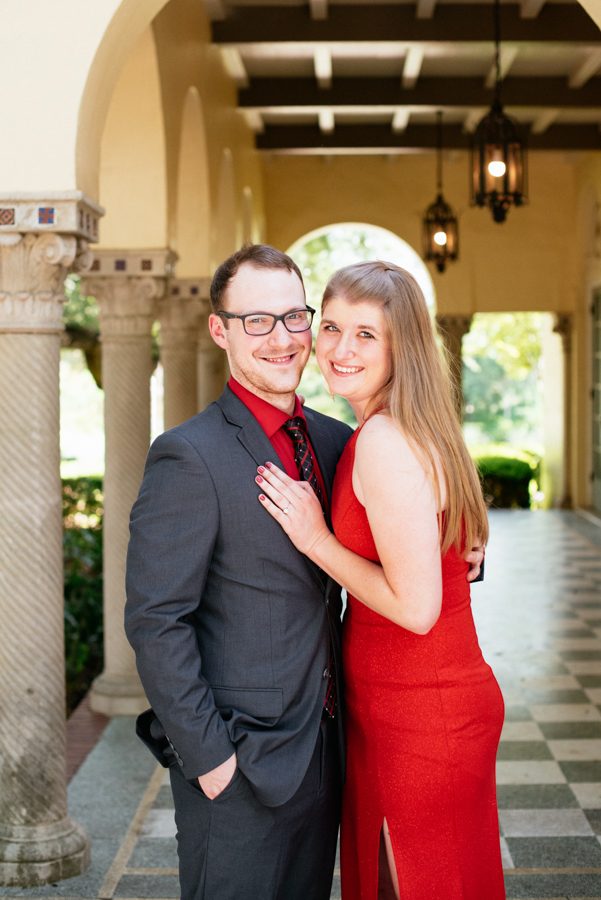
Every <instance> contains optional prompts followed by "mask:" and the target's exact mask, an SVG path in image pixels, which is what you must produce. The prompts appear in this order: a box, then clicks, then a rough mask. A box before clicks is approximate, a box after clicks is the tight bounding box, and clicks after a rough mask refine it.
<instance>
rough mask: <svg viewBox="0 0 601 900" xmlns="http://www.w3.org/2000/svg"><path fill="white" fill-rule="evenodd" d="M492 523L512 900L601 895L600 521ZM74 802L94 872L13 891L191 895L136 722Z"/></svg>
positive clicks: (483, 604) (505, 844) (515, 516)
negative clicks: (180, 874)
mask: <svg viewBox="0 0 601 900" xmlns="http://www.w3.org/2000/svg"><path fill="white" fill-rule="evenodd" d="M491 526H492V534H491V543H490V548H489V551H488V554H487V570H486V581H485V582H484V583H483V584H481V585H475V586H474V589H473V597H474V613H475V617H476V621H477V626H478V632H479V635H480V639H481V644H482V647H483V651H484V655H485V657H486V658H487V660H488V661H489V662H490V664H491V665H492V667H493V669H494V670H495V673H496V675H497V678H498V679H499V682H500V684H501V687H502V689H503V693H504V695H505V701H506V706H507V716H506V723H505V727H504V730H503V736H502V739H501V744H500V747H499V754H498V769H497V775H498V796H499V818H500V824H501V835H502V837H501V844H502V849H503V856H504V865H505V874H506V886H507V896H508V897H509V898H522V900H526V898H540V900H542V898H549V900H550V898H553V900H559V898H571V900H577V898H585V897H586V898H596V900H601V711H600V710H601V528H600V527H598V526H597V525H596V524H594V523H593V522H592V521H590V520H587V519H586V518H584V517H583V516H581V515H579V514H577V513H567V512H566V513H559V512H501V511H497V512H494V513H493V514H492V515H491ZM69 802H70V809H71V814H72V815H73V817H74V818H75V819H77V821H79V822H80V823H81V824H82V825H84V826H85V828H86V829H87V831H88V834H89V835H90V836H91V839H92V865H91V867H90V869H89V871H88V872H87V873H86V875H85V876H83V877H81V878H76V879H72V880H70V881H66V882H61V883H59V884H56V885H49V886H47V887H45V888H42V889H40V888H38V889H35V890H33V889H31V890H21V889H16V888H13V889H4V890H3V894H2V897H28V898H38V897H39V898H48V900H49V898H55V897H56V898H58V897H60V898H73V900H75V898H77V900H79V898H86V900H92V898H100V900H112V898H139V900H142V898H164V900H171V898H177V897H178V881H177V856H176V849H175V838H174V832H175V828H174V822H173V808H172V807H173V804H172V798H171V790H170V788H169V785H168V781H167V780H166V778H165V775H164V772H163V770H162V769H160V768H157V767H156V765H155V762H154V760H153V758H152V757H151V755H150V754H149V753H148V752H147V751H146V750H145V749H144V747H143V746H142V744H141V743H140V742H139V741H138V740H137V739H136V737H135V735H134V733H133V721H132V720H131V719H115V720H113V721H112V722H111V723H110V724H109V725H108V727H107V728H106V730H105V731H104V733H103V735H102V738H101V739H100V741H99V743H98V744H97V745H96V747H95V748H94V750H93V751H92V752H91V754H90V755H89V756H88V758H87V759H86V761H85V762H84V763H83V765H82V766H81V768H80V769H79V771H78V772H77V774H76V775H75V777H74V778H73V780H72V782H71V784H70V786H69ZM339 897H340V879H339V876H338V870H336V874H335V877H334V884H333V889H332V900H334V898H339ZM258 900H260V898H258ZM483 900H485V898H483Z"/></svg>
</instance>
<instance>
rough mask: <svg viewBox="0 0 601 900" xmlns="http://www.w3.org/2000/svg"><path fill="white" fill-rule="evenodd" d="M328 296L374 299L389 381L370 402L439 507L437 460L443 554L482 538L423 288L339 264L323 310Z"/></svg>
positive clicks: (478, 494)
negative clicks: (404, 445)
mask: <svg viewBox="0 0 601 900" xmlns="http://www.w3.org/2000/svg"><path fill="white" fill-rule="evenodd" d="M332 297H340V298H341V299H344V300H346V301H347V302H349V303H361V302H367V303H374V304H378V305H379V306H380V307H381V308H382V311H383V313H384V319H385V321H386V325H387V332H388V339H389V341H390V348H391V352H392V366H391V371H390V378H389V379H388V382H387V383H386V385H385V386H384V388H383V389H382V390H381V391H380V393H379V394H378V396H377V397H374V398H373V401H372V403H371V404H370V412H371V413H372V414H373V412H374V411H375V410H376V409H382V408H384V409H385V410H386V411H387V412H388V413H389V414H390V415H391V416H392V418H393V420H394V421H395V422H396V423H397V425H398V426H399V428H400V429H401V431H402V432H403V434H404V435H405V437H406V438H407V439H408V440H409V441H410V442H411V444H412V445H413V446H414V448H415V449H416V451H417V452H418V454H419V455H420V457H421V458H422V462H423V463H424V465H425V468H426V471H427V472H428V474H429V475H430V477H431V478H432V482H433V485H434V492H435V496H436V498H437V501H438V507H439V509H440V505H441V491H440V482H439V477H438V469H437V465H436V460H437V459H438V460H440V465H441V467H442V471H443V473H444V478H445V483H446V489H447V504H446V512H445V516H444V517H442V516H441V519H440V522H441V529H442V533H441V551H442V553H446V551H447V550H448V549H449V548H450V547H451V546H452V545H453V544H454V545H455V546H456V547H457V548H458V549H459V548H460V547H461V545H464V546H465V547H468V548H471V547H473V546H475V544H476V543H479V542H482V543H486V541H487V540H488V519H487V515H486V507H485V505H484V500H483V497H482V488H481V486H480V479H479V478H478V473H477V472H476V467H475V466H474V463H473V461H472V459H471V457H470V455H469V453H468V450H467V447H466V445H465V441H464V439H463V434H462V431H461V425H460V423H459V420H458V417H457V413H456V411H455V407H454V405H453V399H452V396H453V394H452V387H451V378H450V373H449V365H448V362H447V360H446V358H445V357H444V356H443V354H442V352H441V351H440V350H439V348H438V346H437V344H436V339H435V336H434V328H433V325H432V320H431V319H430V315H429V313H428V308H427V306H426V301H425V300H424V295H423V294H422V292H421V289H420V287H419V285H418V283H417V282H416V280H415V279H414V278H413V276H412V275H410V274H409V272H406V271H405V269H401V268H400V267H399V266H395V265H394V263H389V262H383V261H380V260H378V261H377V262H361V263H356V264H355V265H352V266H345V267H344V268H343V269H339V270H338V271H337V272H335V273H334V275H332V277H331V278H330V280H329V281H328V284H327V286H326V289H325V292H324V295H323V303H322V310H323V309H324V308H325V306H326V305H327V303H328V301H329V300H331V299H332Z"/></svg>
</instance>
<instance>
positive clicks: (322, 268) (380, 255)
mask: <svg viewBox="0 0 601 900" xmlns="http://www.w3.org/2000/svg"><path fill="white" fill-rule="evenodd" d="M287 252H288V253H289V254H290V256H291V257H292V258H293V259H294V261H295V262H296V263H297V265H298V267H299V268H300V270H301V272H302V273H303V278H304V280H305V288H306V290H307V301H308V303H309V306H312V307H313V308H314V309H317V310H318V314H317V316H316V317H315V322H314V325H313V329H314V334H315V333H316V331H317V328H318V327H319V310H320V307H321V298H322V295H323V291H324V288H325V286H326V284H327V282H328V279H329V278H330V276H331V275H332V274H333V273H334V272H335V271H336V270H337V269H340V268H342V267H343V266H349V265H351V264H352V263H356V262H362V261H363V260H369V259H386V260H389V261H390V262H393V263H396V264H397V265H399V266H402V267H403V268H404V269H407V271H408V272H411V274H412V275H413V276H414V278H415V279H416V281H417V282H418V284H419V286H420V287H421V289H422V291H423V292H424V296H425V298H426V303H427V304H428V307H429V308H430V310H431V312H432V314H433V313H434V308H435V294H434V286H433V284H432V279H431V278H430V274H429V272H428V270H427V268H426V266H425V265H424V263H423V262H422V260H421V259H420V257H419V256H418V254H417V253H416V251H415V250H414V249H413V247H411V245H410V244H408V243H407V242H406V241H404V240H402V239H401V238H400V237H398V235H396V234H394V233H393V232H392V231H388V230H387V229H386V228H380V227H379V226H377V225H369V224H366V223H362V222H341V223H337V224H334V225H326V226H324V227H323V228H318V229H316V230H315V231H311V232H309V233H308V234H305V235H304V236H303V237H301V238H299V239H298V240H297V241H295V242H294V244H293V245H292V246H291V247H290V248H289V249H288V251H287ZM299 391H300V393H302V394H303V395H304V396H305V397H306V399H307V403H308V404H309V405H310V406H312V407H314V408H315V409H317V410H319V412H322V413H325V414H326V415H330V416H333V417H334V418H336V419H341V420H342V421H344V422H348V423H349V424H350V425H353V426H355V425H356V420H355V416H354V414H353V411H352V409H351V407H350V405H349V404H348V403H347V402H346V400H343V399H342V397H337V398H336V400H333V399H332V398H331V397H330V395H329V394H328V392H327V390H326V387H325V382H324V380H323V377H322V375H321V372H320V371H319V366H318V365H317V360H316V359H315V354H314V353H312V354H311V357H310V359H309V362H308V364H307V368H306V369H305V372H304V374H303V378H302V381H301V384H300V388H299Z"/></svg>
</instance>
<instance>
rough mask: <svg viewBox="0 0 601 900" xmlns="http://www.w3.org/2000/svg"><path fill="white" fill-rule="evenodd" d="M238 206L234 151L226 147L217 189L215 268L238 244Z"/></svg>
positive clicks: (222, 156) (214, 246)
mask: <svg viewBox="0 0 601 900" xmlns="http://www.w3.org/2000/svg"><path fill="white" fill-rule="evenodd" d="M237 219H238V216H237V205H236V181H235V175H234V160H233V157H232V151H231V150H230V149H229V148H228V147H226V148H225V149H224V151H223V153H222V155H221V165H220V168H219V186H218V189H217V210H216V215H215V233H214V245H213V266H212V268H213V269H215V268H216V267H217V266H218V265H219V263H221V262H223V260H224V259H227V257H228V256H230V255H231V254H232V253H233V252H234V250H235V249H236V245H237V242H238V234H237V232H238V228H237V225H238V223H237Z"/></svg>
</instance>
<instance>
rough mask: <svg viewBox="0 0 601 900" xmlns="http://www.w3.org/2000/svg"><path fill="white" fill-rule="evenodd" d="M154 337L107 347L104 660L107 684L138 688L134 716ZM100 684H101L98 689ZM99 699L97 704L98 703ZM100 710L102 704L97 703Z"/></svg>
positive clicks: (104, 370) (105, 343)
mask: <svg viewBox="0 0 601 900" xmlns="http://www.w3.org/2000/svg"><path fill="white" fill-rule="evenodd" d="M151 353H152V342H151V338H150V335H148V336H141V337H135V338H130V339H127V340H121V341H117V342H112V341H111V340H110V339H109V338H105V339H104V341H103V343H102V373H103V376H102V377H103V385H104V397H105V400H104V417H105V446H106V450H105V461H106V470H105V477H104V504H105V505H104V523H103V539H104V646H105V653H104V660H105V670H104V673H103V676H101V678H102V681H103V682H104V684H105V686H106V684H107V682H108V681H112V682H113V686H114V687H117V685H118V684H119V683H120V684H121V687H122V688H123V691H120V693H124V696H123V697H122V699H121V704H123V703H124V702H125V703H126V702H127V695H128V694H129V693H130V691H131V689H134V697H135V696H137V697H138V698H139V701H136V700H134V704H133V706H134V708H133V709H132V712H133V713H135V712H138V711H140V710H138V709H137V702H141V700H142V699H143V697H144V694H143V692H142V689H141V686H140V685H139V679H138V675H137V672H136V662H135V657H134V652H133V650H132V648H131V646H130V644H129V642H128V640H127V638H126V636H125V631H124V628H123V610H124V607H125V563H126V557H127V545H128V542H129V514H130V511H131V508H132V506H133V505H134V502H135V500H136V497H137V496H138V490H139V488H140V484H141V482H142V474H143V472H144V462H145V460H146V454H147V453H148V446H149V443H150V376H151V374H152V357H151ZM98 687H99V685H96V689H98ZM97 699H98V698H97V696H96V698H95V700H96V701H97ZM95 706H96V708H98V704H97V702H96V703H95Z"/></svg>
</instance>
